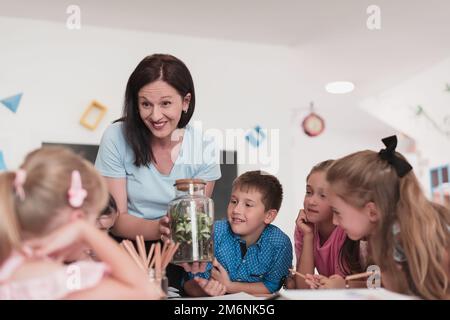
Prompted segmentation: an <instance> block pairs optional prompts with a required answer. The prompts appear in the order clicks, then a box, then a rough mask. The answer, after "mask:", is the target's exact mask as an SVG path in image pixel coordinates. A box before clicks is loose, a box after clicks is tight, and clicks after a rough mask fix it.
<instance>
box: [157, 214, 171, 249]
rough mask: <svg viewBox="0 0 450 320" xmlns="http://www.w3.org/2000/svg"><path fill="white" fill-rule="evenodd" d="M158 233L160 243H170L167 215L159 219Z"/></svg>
mask: <svg viewBox="0 0 450 320" xmlns="http://www.w3.org/2000/svg"><path fill="white" fill-rule="evenodd" d="M159 233H160V234H161V240H162V242H164V243H166V242H169V241H170V219H169V217H168V216H167V215H165V216H164V217H162V218H161V219H159Z"/></svg>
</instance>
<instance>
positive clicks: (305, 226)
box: [295, 209, 314, 236]
mask: <svg viewBox="0 0 450 320" xmlns="http://www.w3.org/2000/svg"><path fill="white" fill-rule="evenodd" d="M295 224H296V225H297V228H299V229H300V230H301V231H302V232H303V235H304V236H305V235H312V234H313V232H314V224H312V223H311V222H308V218H307V217H306V213H305V210H303V209H300V211H299V213H298V216H297V220H296V221H295Z"/></svg>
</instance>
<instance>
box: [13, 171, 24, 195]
mask: <svg viewBox="0 0 450 320" xmlns="http://www.w3.org/2000/svg"><path fill="white" fill-rule="evenodd" d="M26 180H27V172H26V171H25V170H23V169H19V170H17V171H16V177H15V179H14V183H13V184H14V190H15V192H16V195H17V196H18V197H19V199H20V200H21V201H24V200H25V190H24V189H23V185H24V184H25V181H26Z"/></svg>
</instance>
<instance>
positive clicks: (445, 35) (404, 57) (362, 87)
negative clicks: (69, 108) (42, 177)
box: [0, 0, 450, 98]
mask: <svg viewBox="0 0 450 320" xmlns="http://www.w3.org/2000/svg"><path fill="white" fill-rule="evenodd" d="M74 3H76V4H77V5H79V6H80V8H81V18H82V23H83V24H85V25H96V26H103V27H110V28H123V29H134V30H143V31H151V32H162V33H173V34H181V35H189V36H196V37H207V38H216V39H224V40H232V41H243V42H252V43H261V44H272V45H281V46H289V47H291V48H293V54H295V55H296V56H298V66H299V67H300V70H302V75H303V76H304V77H305V78H307V79H309V81H310V82H311V83H313V86H314V85H315V86H317V87H318V88H319V87H320V88H321V87H322V86H323V85H324V84H325V83H326V82H328V81H334V80H350V81H353V82H355V84H356V90H355V92H354V93H353V95H354V97H355V98H362V97H365V96H367V95H370V94H373V93H375V92H379V91H381V90H384V89H386V88H389V87H390V86H392V85H394V84H396V83H398V82H400V81H402V80H404V79H407V78H408V77H411V76H412V75H414V74H415V73H417V72H419V71H421V70H423V69H425V68H427V67H428V66H431V65H432V64H434V63H436V62H438V61H440V60H442V59H444V58H446V57H449V56H450V41H449V39H450V1H449V0H427V1H425V0H377V1H367V0H339V1H336V0H328V1H326V0H278V1H275V0H226V1H225V0H185V1H183V0H178V1H174V0H164V1H154V0H130V1H107V0H96V1H92V0H91V1H89V0H77V1H72V0H70V1H61V0H40V1H25V0H10V1H6V0H0V16H9V17H22V18H32V19H42V20H51V21H60V22H65V21H66V19H67V16H68V15H67V13H66V8H67V6H68V5H69V4H74ZM374 3H375V4H377V5H378V6H379V7H380V8H381V19H382V20H381V30H377V31H370V30H368V29H367V27H366V19H367V17H368V15H367V13H366V8H367V7H368V5H370V4H374Z"/></svg>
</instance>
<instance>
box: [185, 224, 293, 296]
mask: <svg viewBox="0 0 450 320" xmlns="http://www.w3.org/2000/svg"><path fill="white" fill-rule="evenodd" d="M242 243H243V244H245V242H244V241H243V240H241V238H240V237H239V236H238V235H236V234H234V233H233V231H232V230H231V226H230V224H229V223H228V221H226V220H221V221H216V222H215V223H214V251H215V252H214V255H215V257H216V259H217V261H219V263H220V264H221V265H222V266H223V267H224V268H225V269H226V270H227V272H228V276H229V277H230V280H231V281H233V282H235V281H237V282H262V283H263V284H264V285H265V286H266V287H267V289H268V290H269V291H270V292H271V293H273V292H275V291H278V290H279V289H280V288H281V286H282V284H283V281H284V279H285V278H286V277H287V276H288V275H289V268H291V266H292V244H291V240H290V239H289V237H288V236H287V235H286V234H285V233H284V232H283V231H281V230H280V229H279V228H278V227H276V226H274V225H271V224H270V225H268V226H267V227H266V228H265V229H264V231H263V232H262V234H261V236H260V238H259V239H258V241H257V242H256V243H254V244H253V245H251V246H249V247H248V248H247V252H245V255H244V256H242V253H243V252H242V251H241V244H242ZM211 268H212V264H211V263H208V266H207V268H206V272H203V273H197V274H195V276H196V277H201V278H205V279H209V278H210V275H211ZM193 277H194V275H193V274H191V273H190V274H189V278H191V279H192V278H193Z"/></svg>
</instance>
